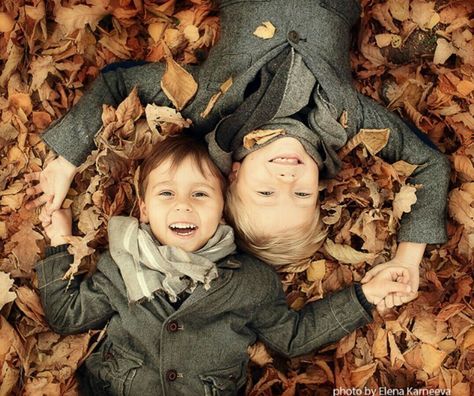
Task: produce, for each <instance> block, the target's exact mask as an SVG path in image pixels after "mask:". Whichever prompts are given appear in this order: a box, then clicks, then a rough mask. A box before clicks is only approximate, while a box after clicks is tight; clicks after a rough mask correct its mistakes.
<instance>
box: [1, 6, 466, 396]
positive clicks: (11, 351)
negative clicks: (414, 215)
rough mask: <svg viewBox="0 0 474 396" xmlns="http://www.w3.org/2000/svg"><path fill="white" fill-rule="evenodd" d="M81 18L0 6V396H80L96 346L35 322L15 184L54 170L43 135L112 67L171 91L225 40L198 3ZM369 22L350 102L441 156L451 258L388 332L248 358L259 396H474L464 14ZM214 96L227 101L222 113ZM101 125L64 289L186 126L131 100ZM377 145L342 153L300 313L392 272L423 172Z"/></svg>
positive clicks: (59, 10)
mask: <svg viewBox="0 0 474 396" xmlns="http://www.w3.org/2000/svg"><path fill="white" fill-rule="evenodd" d="M82 3H83V4H76V5H72V4H73V2H71V4H68V3H67V2H66V1H60V0H55V1H52V2H45V1H42V0H34V1H33V0H32V1H29V2H26V3H25V4H20V2H16V1H13V0H7V1H4V2H2V4H1V5H0V30H1V33H0V56H1V57H2V60H3V61H4V65H3V69H0V71H1V75H0V85H1V88H0V89H2V90H3V91H2V93H4V95H3V97H2V98H0V109H1V120H0V151H1V167H0V309H1V315H0V395H3V394H26V395H36V394H48V395H55V394H58V395H60V394H61V395H74V394H77V389H76V384H75V380H74V372H75V370H76V369H77V367H78V365H79V364H81V363H82V362H83V360H84V359H85V358H86V357H87V356H88V354H89V353H90V351H91V350H92V349H93V347H94V345H95V344H96V343H97V342H98V341H99V340H100V339H101V337H103V335H104V333H103V332H98V331H96V332H90V333H87V334H81V335H75V336H67V337H63V336H59V335H57V334H54V333H52V332H51V331H50V330H49V329H48V326H47V324H46V322H45V319H44V316H43V311H42V308H41V304H40V302H39V298H38V293H37V290H36V288H35V277H34V272H33V266H34V264H35V262H36V261H37V260H38V259H39V258H40V256H41V254H42V252H43V249H44V247H45V245H46V241H45V239H44V237H43V235H42V230H41V227H40V224H39V220H38V216H37V212H33V211H27V210H26V209H25V208H24V202H25V189H26V187H27V186H26V185H25V182H24V180H23V174H24V173H27V172H31V171H38V170H40V169H41V168H42V167H44V165H45V164H46V163H47V162H48V161H50V160H51V159H52V154H51V153H50V152H49V151H48V149H47V147H46V146H45V145H44V143H43V142H42V141H41V137H40V136H41V132H42V131H43V130H44V129H45V128H46V127H47V126H48V125H49V124H50V123H51V122H52V121H53V120H54V119H57V118H58V117H59V116H60V115H61V114H63V113H64V112H65V111H67V109H69V108H70V107H71V106H72V105H73V104H74V103H75V102H76V101H77V99H78V97H79V96H80V95H81V92H82V90H83V86H84V84H85V83H86V82H89V81H91V80H93V79H94V78H95V77H96V76H97V74H98V71H99V70H100V69H101V68H102V67H103V66H105V65H106V64H109V63H111V62H113V61H117V60H121V59H129V58H139V59H147V60H150V61H158V60H162V59H166V62H167V63H168V65H172V67H171V68H173V69H174V70H177V71H178V72H179V73H180V71H179V68H178V67H176V66H177V64H176V63H173V62H174V61H173V58H174V59H175V60H177V61H179V62H180V63H195V62H197V61H198V59H200V54H202V53H203V52H205V51H207V49H208V48H209V47H210V46H212V45H213V44H214V42H215V40H216V38H217V33H218V17H217V16H216V15H215V14H214V13H212V11H211V9H210V5H209V2H207V1H199V0H193V1H178V2H175V1H172V0H170V1H155V2H152V1H147V0H145V1H142V0H133V1H132V0H121V1H120V2H113V1H110V2H109V1H108V0H90V1H87V2H82ZM362 6H363V10H364V14H363V17H362V23H361V30H360V33H359V39H358V43H357V45H356V48H355V49H354V51H353V53H352V55H351V56H352V62H353V70H354V75H355V77H356V84H357V86H358V89H359V90H360V91H361V92H363V93H364V94H366V95H368V96H372V97H373V98H374V99H376V100H378V101H380V102H385V103H384V104H385V105H387V106H388V107H389V108H391V109H393V110H400V111H401V113H402V114H403V115H404V116H405V117H407V118H409V119H411V120H412V121H413V122H414V123H415V124H416V125H418V126H419V128H420V129H422V130H423V131H424V132H426V133H427V134H428V136H429V137H430V138H431V140H433V141H434V142H435V143H436V144H437V146H438V147H439V148H440V150H441V151H443V152H445V153H446V154H449V155H450V159H451V162H452V165H453V172H452V185H451V190H450V196H449V229H448V231H449V235H450V240H449V242H448V243H446V244H445V245H443V246H441V247H440V248H439V249H436V248H435V246H432V247H429V249H428V251H427V253H426V257H425V259H424V260H423V263H422V265H421V271H420V274H421V279H420V292H419V298H418V299H417V300H415V301H413V302H412V303H410V304H407V305H406V306H403V307H400V308H398V309H396V310H392V311H391V312H389V314H388V315H387V316H385V317H384V318H381V317H380V316H376V320H375V321H374V323H372V324H370V325H368V326H367V327H366V328H364V329H361V330H358V331H356V332H353V333H352V334H351V335H349V336H347V337H345V338H344V339H343V340H341V341H340V342H339V343H337V344H334V345H332V346H329V347H327V348H325V349H324V350H323V351H319V352H318V353H315V354H312V355H307V356H304V357H300V358H297V359H292V360H284V359H281V358H280V357H277V356H272V355H271V351H267V350H266V349H265V347H264V346H263V345H262V344H257V345H256V346H255V347H254V348H253V349H252V350H251V351H250V353H251V356H252V360H253V362H254V363H252V366H251V372H250V374H251V375H249V382H248V385H247V392H248V393H249V394H251V395H257V394H263V395H278V394H284V395H286V396H288V395H293V394H300V395H311V394H314V392H315V389H318V393H319V392H321V393H322V394H328V395H329V394H331V392H332V391H331V390H332V389H333V388H334V387H343V388H352V387H363V386H367V387H371V388H377V387H379V386H386V387H397V388H400V387H405V386H415V387H418V388H421V387H429V388H448V389H450V390H451V391H452V394H453V395H458V396H464V395H466V396H467V395H469V394H470V388H469V383H470V382H473V381H474V378H473V374H472V367H471V365H472V360H473V354H474V321H473V309H472V305H471V304H472V285H473V280H472V269H473V268H472V262H473V261H474V253H473V251H474V208H473V205H472V202H473V201H474V165H473V164H474V161H473V158H474V135H473V131H474V39H473V36H472V32H473V26H472V18H470V17H471V16H472V15H473V13H474V6H473V5H472V4H471V2H470V1H468V0H466V1H450V2H447V3H446V4H444V5H443V4H441V5H440V4H438V5H437V6H436V7H435V2H434V1H432V2H430V1H425V0H412V1H408V0H388V1H382V0H379V1H370V2H369V1H368V0H366V1H362ZM178 21H179V23H177V22H178ZM255 29H256V30H255V31H256V35H258V37H261V38H262V40H263V39H271V37H272V29H278V26H273V25H272V24H271V21H262V26H260V27H257V26H256V27H255ZM420 32H421V33H422V34H425V35H431V37H434V41H433V42H432V43H434V45H433V46H432V51H431V55H430V54H427V55H426V58H425V59H421V60H420V59H411V60H409V62H408V63H404V64H401V65H397V64H395V63H393V62H392V59H391V56H392V52H391V50H392V49H393V48H395V49H402V50H403V48H404V46H407V45H409V44H410V40H412V38H413V35H414V34H420ZM25 48H26V50H25ZM433 52H434V53H433ZM174 78H175V79H176V76H174ZM170 82H171V88H170V89H169V92H168V93H167V94H168V95H169V97H170V99H171V100H172V102H173V103H174V105H175V107H176V108H177V109H179V108H181V107H182V103H183V102H182V101H183V100H185V99H186V97H187V96H189V95H190V94H192V91H193V90H194V89H195V87H191V88H190V90H189V91H188V92H182V90H176V89H173V88H172V85H173V84H172V82H173V77H171V80H170ZM229 84H231V81H230V82H229ZM165 85H166V84H165ZM222 94H225V87H222V88H221V91H220V92H216V97H215V99H214V100H219V97H220V96H221V95H222ZM212 105H213V103H210V104H209V106H212ZM102 119H103V124H104V126H103V128H102V131H101V133H100V134H99V136H98V138H97V150H95V151H94V152H92V153H91V155H90V156H89V158H88V159H87V161H86V162H85V163H84V164H83V165H82V166H81V168H80V171H79V173H78V175H77V176H76V178H75V181H74V183H73V186H72V188H71V190H70V192H69V194H68V198H67V200H66V202H65V205H67V206H70V207H71V208H72V210H73V214H74V218H75V220H76V221H77V228H78V230H79V233H78V234H77V235H78V236H75V237H73V238H72V240H71V243H72V247H71V252H72V253H74V257H75V261H74V263H73V265H72V266H71V269H70V271H69V274H68V275H72V274H74V273H75V272H76V271H77V270H78V266H79V264H81V268H85V269H88V270H93V268H94V264H95V262H96V258H97V254H99V252H100V251H101V249H102V248H104V247H105V246H106V243H107V241H106V223H107V220H108V219H109V218H110V216H113V215H117V214H123V213H132V214H137V205H136V178H137V174H138V172H137V169H138V167H139V164H140V160H141V159H142V158H144V157H146V155H147V154H148V152H149V151H148V150H149V148H150V146H151V144H152V143H154V142H156V141H159V140H161V139H163V137H164V136H166V135H167V134H173V133H179V131H180V130H182V129H183V128H186V127H187V126H189V122H190V121H189V120H185V119H183V118H182V117H181V116H180V114H179V112H177V111H176V110H174V109H169V108H164V107H159V106H154V105H148V106H147V107H146V108H144V107H143V106H142V105H141V104H140V103H139V100H138V98H137V95H136V92H135V91H134V92H132V93H131V94H130V95H129V97H128V98H127V99H126V100H125V101H124V102H123V103H121V104H120V105H119V106H118V107H117V108H116V109H114V108H111V107H108V106H106V107H104V111H103V117H102ZM374 136H377V137H376V138H375V139H374ZM386 137H387V136H386V134H384V133H380V131H378V133H377V134H375V135H374V134H372V133H371V131H361V133H360V134H359V135H357V136H356V137H355V138H354V140H353V141H351V142H350V143H349V144H348V145H347V146H346V147H345V148H344V149H343V150H342V152H341V153H340V156H341V157H343V158H344V167H343V169H342V171H341V173H340V174H339V175H338V177H337V178H335V179H334V180H331V181H328V182H327V183H326V184H325V185H323V188H324V191H323V192H322V208H323V213H324V219H323V221H324V222H325V223H326V224H327V225H328V226H329V227H330V228H329V229H330V232H329V236H328V239H327V241H326V243H325V245H324V247H323V249H322V250H321V251H320V252H317V253H315V256H314V258H313V260H311V261H308V262H304V263H296V264H295V265H293V266H290V267H287V268H285V270H284V271H283V272H282V273H281V277H282V283H283V286H284V288H285V291H286V293H287V297H288V303H289V305H290V306H291V307H293V308H294V309H300V308H301V307H303V306H304V304H305V303H306V302H309V301H314V300H316V299H319V298H321V297H322V296H324V295H325V294H326V293H328V292H331V291H334V290H337V289H340V288H341V287H343V286H344V285H347V284H349V283H351V282H353V281H354V280H356V281H357V280H360V279H361V277H362V275H363V273H364V272H365V271H366V270H368V269H369V268H370V267H371V266H372V265H374V264H377V263H381V262H384V261H386V260H387V259H389V258H390V257H391V254H392V253H393V251H394V249H395V246H396V245H395V243H396V229H397V224H398V221H399V219H400V218H401V216H402V215H403V213H404V212H409V211H410V207H411V205H412V204H413V203H414V202H416V195H415V191H416V187H415V186H411V185H409V183H407V182H406V181H407V178H408V177H409V175H410V174H411V173H412V172H413V171H414V169H415V168H416V167H415V166H412V165H411V164H407V163H404V162H402V161H400V162H398V163H396V164H391V165H390V164H387V163H385V162H383V161H382V160H381V159H379V158H378V157H377V156H376V154H377V152H378V151H379V150H380V149H381V148H383V145H384V144H385V139H386ZM269 352H270V354H269Z"/></svg>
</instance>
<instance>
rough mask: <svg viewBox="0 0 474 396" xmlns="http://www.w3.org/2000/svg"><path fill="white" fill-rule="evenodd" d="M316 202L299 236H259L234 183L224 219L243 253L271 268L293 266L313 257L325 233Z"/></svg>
mask: <svg viewBox="0 0 474 396" xmlns="http://www.w3.org/2000/svg"><path fill="white" fill-rule="evenodd" d="M320 214H321V211H320V206H319V201H318V202H317V203H316V213H315V217H314V219H313V221H311V222H310V223H309V225H308V226H306V227H303V228H301V229H300V230H298V232H295V231H294V230H290V231H288V232H286V233H284V234H280V235H268V234H267V235H262V234H261V233H259V232H258V231H257V229H256V227H255V222H254V221H252V216H251V213H249V212H248V211H247V209H246V206H245V204H244V202H243V201H242V199H241V197H240V196H239V194H238V193H237V188H236V183H235V182H234V183H231V185H230V186H229V187H228V189H227V194H226V205H225V209H224V215H225V218H226V220H227V222H228V223H229V225H231V226H232V227H233V228H234V231H235V237H236V243H237V245H238V246H239V248H240V249H242V250H243V251H245V252H247V253H249V254H251V255H253V256H256V257H258V258H259V259H260V260H262V261H264V262H266V263H268V264H270V265H273V266H282V265H288V264H295V263H298V262H300V261H303V260H307V259H309V258H310V257H311V256H313V255H314V254H315V253H316V252H317V251H318V250H319V248H320V247H321V246H322V244H323V243H324V241H325V239H326V236H327V230H326V227H325V225H324V224H323V222H322V221H321V218H320V217H321V216H320Z"/></svg>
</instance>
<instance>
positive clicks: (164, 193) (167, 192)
mask: <svg viewBox="0 0 474 396" xmlns="http://www.w3.org/2000/svg"><path fill="white" fill-rule="evenodd" d="M158 195H159V196H161V197H172V196H173V193H172V192H171V191H160V192H159V193H158Z"/></svg>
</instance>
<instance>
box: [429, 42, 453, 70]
mask: <svg viewBox="0 0 474 396" xmlns="http://www.w3.org/2000/svg"><path fill="white" fill-rule="evenodd" d="M436 43H437V46H436V51H435V53H434V58H433V63H434V64H435V65H441V64H443V63H444V62H446V61H447V59H448V58H449V57H450V56H451V55H452V54H454V53H455V52H456V48H455V47H454V46H453V45H452V44H451V43H449V42H448V41H447V40H446V39H444V38H439V39H438V40H437V41H436Z"/></svg>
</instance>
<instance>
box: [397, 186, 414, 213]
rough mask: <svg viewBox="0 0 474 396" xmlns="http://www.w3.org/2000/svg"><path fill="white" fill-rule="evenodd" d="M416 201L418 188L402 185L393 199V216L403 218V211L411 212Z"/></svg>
mask: <svg viewBox="0 0 474 396" xmlns="http://www.w3.org/2000/svg"><path fill="white" fill-rule="evenodd" d="M415 203H416V188H415V187H413V186H402V188H401V189H400V191H399V192H398V193H396V194H395V198H394V200H393V216H394V217H395V218H396V219H401V218H402V215H403V213H409V212H411V207H412V205H414V204H415Z"/></svg>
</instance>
